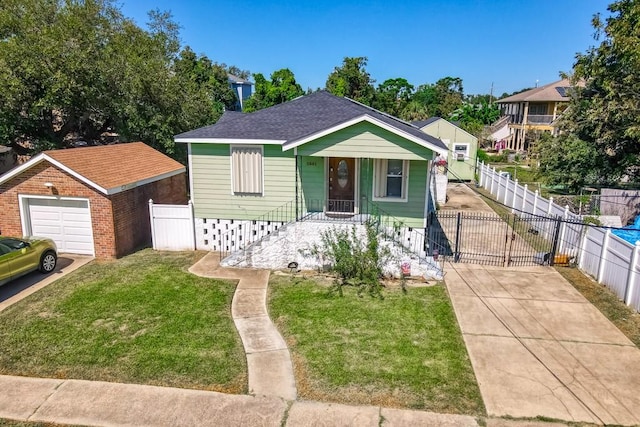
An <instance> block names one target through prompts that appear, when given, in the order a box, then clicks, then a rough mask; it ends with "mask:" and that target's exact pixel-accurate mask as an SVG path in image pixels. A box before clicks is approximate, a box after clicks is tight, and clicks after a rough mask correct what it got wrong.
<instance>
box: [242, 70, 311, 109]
mask: <svg viewBox="0 0 640 427" xmlns="http://www.w3.org/2000/svg"><path fill="white" fill-rule="evenodd" d="M253 78H254V79H255V92H254V93H253V95H251V97H250V98H249V99H247V100H246V101H245V106H244V111H245V112H247V113H250V112H252V111H256V110H261V109H263V108H267V107H271V106H273V105H277V104H282V103H283V102H287V101H290V100H292V99H294V98H297V97H299V96H302V95H304V93H305V92H304V90H302V87H301V86H300V85H299V84H298V83H297V82H296V78H295V76H294V75H293V72H292V71H291V70H289V69H288V68H283V69H281V70H278V71H274V72H273V73H271V81H269V80H267V79H265V77H264V76H263V75H262V74H260V73H256V74H254V75H253Z"/></svg>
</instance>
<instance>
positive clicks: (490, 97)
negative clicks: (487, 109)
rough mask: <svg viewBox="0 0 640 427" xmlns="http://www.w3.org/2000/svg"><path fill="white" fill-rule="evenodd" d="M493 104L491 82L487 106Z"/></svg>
mask: <svg viewBox="0 0 640 427" xmlns="http://www.w3.org/2000/svg"><path fill="white" fill-rule="evenodd" d="M491 104H493V82H491V91H490V92H489V105H491Z"/></svg>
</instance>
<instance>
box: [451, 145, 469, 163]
mask: <svg viewBox="0 0 640 427" xmlns="http://www.w3.org/2000/svg"><path fill="white" fill-rule="evenodd" d="M453 159H454V160H460V161H462V160H469V144H453Z"/></svg>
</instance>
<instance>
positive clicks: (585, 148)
mask: <svg viewBox="0 0 640 427" xmlns="http://www.w3.org/2000/svg"><path fill="white" fill-rule="evenodd" d="M536 154H537V155H538V159H539V161H540V169H539V171H538V173H539V174H540V175H541V176H542V177H543V181H544V182H545V183H547V184H549V185H563V186H566V187H567V188H568V189H569V190H571V191H574V192H577V191H578V190H579V189H580V188H581V187H583V186H585V185H588V184H605V183H607V182H608V181H609V180H608V178H607V175H602V174H601V173H600V172H599V171H602V170H603V168H605V165H604V164H603V162H602V160H603V158H602V157H601V156H599V155H598V153H597V150H596V147H595V146H594V145H593V144H591V143H589V142H586V141H583V140H581V139H579V138H578V137H577V136H575V135H573V134H562V135H559V136H557V137H552V136H551V135H550V134H549V133H546V132H545V133H543V134H542V135H541V136H540V138H539V139H538V141H537V143H536Z"/></svg>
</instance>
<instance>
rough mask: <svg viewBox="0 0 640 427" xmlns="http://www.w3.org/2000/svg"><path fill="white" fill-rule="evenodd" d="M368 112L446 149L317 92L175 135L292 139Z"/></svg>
mask: <svg viewBox="0 0 640 427" xmlns="http://www.w3.org/2000/svg"><path fill="white" fill-rule="evenodd" d="M364 115H368V116H370V117H373V118H374V119H377V120H380V121H382V122H384V123H385V124H387V125H389V126H391V127H393V128H395V129H397V130H398V131H402V132H406V133H408V134H410V135H412V136H414V137H416V138H419V139H421V140H423V141H424V142H425V143H429V144H433V145H436V146H437V147H440V148H444V149H446V147H445V145H444V144H443V143H442V141H440V140H439V139H437V138H434V137H432V136H430V135H427V134H425V133H424V132H422V131H421V130H420V129H419V128H417V127H415V126H413V125H411V124H409V123H407V122H404V121H402V120H400V119H398V118H395V117H392V116H390V115H388V114H385V113H382V112H380V111H378V110H376V109H374V108H370V107H367V106H365V105H362V104H360V103H358V102H355V101H353V100H351V99H348V98H342V97H338V96H335V95H332V94H330V93H328V92H326V91H319V92H315V93H312V94H310V95H306V96H301V97H299V98H296V99H294V100H291V101H288V102H285V103H283V104H278V105H275V106H273V107H269V108H265V109H264V110H259V111H256V112H253V113H236V112H225V113H224V114H223V115H222V117H221V118H220V119H219V120H218V122H217V123H215V124H213V125H211V126H205V127H202V128H199V129H195V130H191V131H188V132H184V133H181V134H179V135H176V136H175V138H176V139H179V140H186V139H205V138H207V139H208V138H211V139H264V140H277V141H283V142H287V141H296V140H298V139H301V138H304V137H307V136H310V135H313V134H314V133H317V132H321V131H323V130H325V129H330V128H332V127H334V126H338V125H340V124H341V123H344V122H347V121H349V120H352V119H355V118H358V117H362V116H364Z"/></svg>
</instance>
